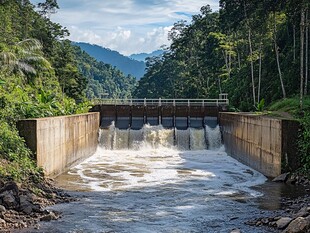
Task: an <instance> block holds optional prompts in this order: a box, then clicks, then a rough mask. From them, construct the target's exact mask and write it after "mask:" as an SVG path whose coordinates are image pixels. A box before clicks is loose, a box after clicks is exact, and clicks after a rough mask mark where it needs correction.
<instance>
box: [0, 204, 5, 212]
mask: <svg viewBox="0 0 310 233" xmlns="http://www.w3.org/2000/svg"><path fill="white" fill-rule="evenodd" d="M5 211H6V208H5V207H4V206H3V205H0V213H3V212H5Z"/></svg>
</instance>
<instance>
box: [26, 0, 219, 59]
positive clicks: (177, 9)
mask: <svg viewBox="0 0 310 233" xmlns="http://www.w3.org/2000/svg"><path fill="white" fill-rule="evenodd" d="M31 1H32V3H34V4H35V3H38V2H43V0H31ZM57 2H58V5H59V6H60V9H59V10H58V12H57V13H56V14H55V15H52V16H51V19H52V20H53V21H55V22H58V23H60V24H61V25H63V26H65V27H67V28H68V29H69V31H70V33H71V35H70V37H69V39H71V40H73V41H78V42H88V43H91V44H98V45H100V46H103V47H106V48H110V49H113V50H116V51H119V52H120V53H122V54H124V55H130V54H132V53H141V52H152V51H154V50H156V49H158V48H159V47H160V46H161V45H169V41H168V38H167V35H168V32H169V30H170V29H171V27H172V25H173V23H175V22H177V21H178V20H187V21H190V20H191V15H193V14H197V13H199V10H200V8H201V7H202V6H203V5H206V4H209V5H210V6H211V8H212V9H213V10H217V9H218V4H219V3H218V0H58V1H57Z"/></svg>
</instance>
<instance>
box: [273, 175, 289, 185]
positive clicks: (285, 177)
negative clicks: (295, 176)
mask: <svg viewBox="0 0 310 233" xmlns="http://www.w3.org/2000/svg"><path fill="white" fill-rule="evenodd" d="M289 175H290V173H289V172H288V173H283V174H281V175H279V176H278V177H276V178H274V179H273V180H272V181H273V182H283V183H285V182H286V181H287V179H288V177H289Z"/></svg>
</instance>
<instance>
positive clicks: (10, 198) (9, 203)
mask: <svg viewBox="0 0 310 233" xmlns="http://www.w3.org/2000/svg"><path fill="white" fill-rule="evenodd" d="M1 196H2V203H3V205H4V207H6V208H7V209H14V208H16V207H17V206H18V205H19V203H18V201H17V200H16V199H15V196H14V195H13V193H12V192H11V191H5V192H4V193H2V195H1Z"/></svg>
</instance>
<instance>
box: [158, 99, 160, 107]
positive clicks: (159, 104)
mask: <svg viewBox="0 0 310 233" xmlns="http://www.w3.org/2000/svg"><path fill="white" fill-rule="evenodd" d="M158 106H161V98H159V100H158Z"/></svg>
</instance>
